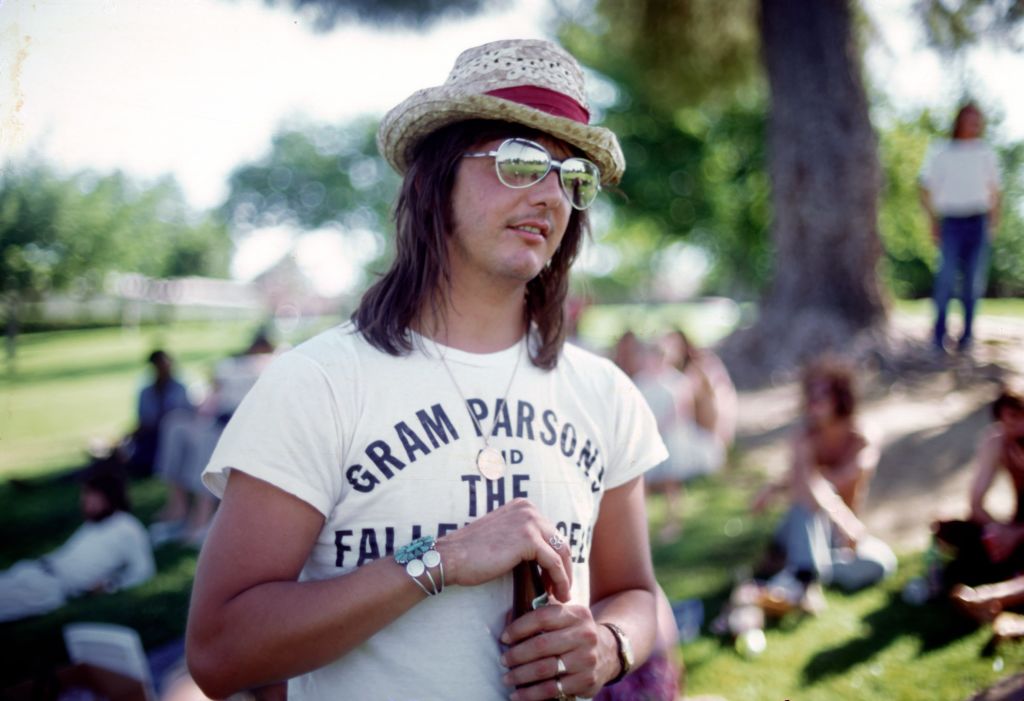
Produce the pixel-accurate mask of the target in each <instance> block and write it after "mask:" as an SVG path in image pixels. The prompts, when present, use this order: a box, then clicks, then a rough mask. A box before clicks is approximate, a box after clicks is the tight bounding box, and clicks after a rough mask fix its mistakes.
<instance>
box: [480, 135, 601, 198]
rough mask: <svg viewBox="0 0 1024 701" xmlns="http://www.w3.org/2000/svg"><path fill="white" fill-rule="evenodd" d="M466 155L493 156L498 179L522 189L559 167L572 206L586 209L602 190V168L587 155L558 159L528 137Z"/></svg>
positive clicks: (560, 181)
mask: <svg viewBox="0 0 1024 701" xmlns="http://www.w3.org/2000/svg"><path fill="white" fill-rule="evenodd" d="M463 156H465V157H466V158H488V157H493V158H494V169H495V171H496V172H497V174H498V180H500V181H501V184H502V185H504V186H505V187H510V188H513V189H515V190H520V189H522V188H525V187H530V186H531V185H536V184H537V183H539V182H540V181H541V180H543V179H544V178H545V177H546V176H547V174H548V173H550V172H551V169H552V168H554V169H555V170H557V171H558V182H559V183H561V186H562V192H564V193H565V196H566V198H567V199H568V200H569V204H571V205H572V207H573V209H586V208H587V207H589V206H590V205H592V204H593V203H594V200H595V199H596V198H597V193H598V192H600V191H601V171H600V169H599V168H598V167H597V166H596V165H594V164H593V163H591V162H590V161H588V160H587V159H586V158H576V157H573V158H566V159H565V160H564V161H559V160H555V159H554V158H552V157H551V154H550V153H548V150H547V149H546V148H544V147H543V146H541V145H540V144H538V143H537V142H535V141H530V140H528V139H506V140H505V141H503V142H502V143H501V145H500V146H498V148H497V149H496V150H494V151H486V152H481V153H465V154H463Z"/></svg>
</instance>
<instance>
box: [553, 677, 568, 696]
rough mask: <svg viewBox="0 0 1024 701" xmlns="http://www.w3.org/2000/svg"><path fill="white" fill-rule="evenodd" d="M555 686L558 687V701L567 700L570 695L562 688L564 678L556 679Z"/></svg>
mask: <svg viewBox="0 0 1024 701" xmlns="http://www.w3.org/2000/svg"><path fill="white" fill-rule="evenodd" d="M555 688H556V689H558V701H565V700H566V699H568V698H569V697H568V696H566V695H565V691H564V690H563V689H562V680H561V679H556V680H555Z"/></svg>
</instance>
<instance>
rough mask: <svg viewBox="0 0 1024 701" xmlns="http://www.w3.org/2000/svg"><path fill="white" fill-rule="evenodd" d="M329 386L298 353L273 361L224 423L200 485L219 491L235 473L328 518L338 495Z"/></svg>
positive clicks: (338, 450) (337, 443)
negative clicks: (239, 473) (253, 478)
mask: <svg viewBox="0 0 1024 701" xmlns="http://www.w3.org/2000/svg"><path fill="white" fill-rule="evenodd" d="M333 389H334V388H333V387H332V385H331V383H330V381H329V379H328V377H327V374H326V373H325V372H324V370H323V368H322V367H321V366H320V365H318V364H317V363H316V361H314V360H313V359H311V358H308V357H306V356H305V355H303V354H302V353H299V352H295V351H292V352H289V353H285V354H284V355H282V356H280V357H279V358H277V359H275V360H274V362H273V363H271V364H270V366H269V367H268V368H267V369H266V371H265V372H263V373H262V374H261V375H260V378H259V380H257V382H256V384H255V385H254V386H253V388H252V389H251V390H250V391H249V392H248V394H246V395H245V398H244V399H243V400H242V403H241V404H239V406H238V409H237V411H235V413H234V415H233V416H232V417H231V421H229V422H228V425H227V426H226V427H225V428H224V433H223V434H222V435H221V438H220V441H219V442H218V444H217V448H216V450H214V452H213V456H212V457H211V458H210V462H209V464H208V465H207V467H206V470H205V471H204V472H203V483H204V484H205V485H206V486H207V487H208V488H209V489H210V491H212V492H213V493H214V494H215V495H217V496H218V497H221V496H223V494H224V489H225V487H226V486H227V478H228V473H229V472H230V471H231V470H241V471H242V472H245V473H246V474H249V475H252V476H253V477H256V478H258V479H261V480H263V481H265V482H268V483H270V484H272V485H274V486H275V487H277V488H279V489H281V490H283V491H285V492H288V493H289V494H292V495H294V496H296V497H298V498H299V499H302V500H303V501H305V502H307V503H308V504H310V505H311V506H313V507H314V508H315V509H316V510H317V511H319V512H320V513H322V514H323V515H324V516H325V517H326V516H329V515H330V513H331V511H332V509H333V507H334V505H335V504H336V503H337V502H338V500H339V498H340V490H341V480H340V473H341V469H340V465H341V462H342V460H341V455H342V447H341V438H340V435H341V434H340V431H339V421H338V410H337V403H336V401H335V397H334V391H333Z"/></svg>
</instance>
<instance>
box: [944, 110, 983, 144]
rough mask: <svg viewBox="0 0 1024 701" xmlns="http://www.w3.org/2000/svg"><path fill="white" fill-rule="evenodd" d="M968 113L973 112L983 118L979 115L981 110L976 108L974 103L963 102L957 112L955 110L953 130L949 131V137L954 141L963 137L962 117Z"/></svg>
mask: <svg viewBox="0 0 1024 701" xmlns="http://www.w3.org/2000/svg"><path fill="white" fill-rule="evenodd" d="M968 112H974V113H975V114H976V115H978V116H979V117H984V115H982V113H981V108H980V107H978V105H977V103H975V102H965V103H964V104H963V105H962V106H961V107H960V109H959V110H957V113H956V117H955V118H954V119H953V128H952V129H951V130H950V136H951V137H952V138H954V139H962V138H964V137H963V121H964V115H966V114H967V113H968Z"/></svg>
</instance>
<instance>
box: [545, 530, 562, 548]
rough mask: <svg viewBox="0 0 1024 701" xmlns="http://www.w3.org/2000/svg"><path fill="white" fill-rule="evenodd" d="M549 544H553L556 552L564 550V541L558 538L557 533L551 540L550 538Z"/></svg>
mask: <svg viewBox="0 0 1024 701" xmlns="http://www.w3.org/2000/svg"><path fill="white" fill-rule="evenodd" d="M548 542H549V543H550V544H551V547H552V548H554V549H555V550H561V549H562V543H563V541H562V539H561V538H559V537H558V534H557V533H555V534H553V535H552V536H551V537H550V538H548Z"/></svg>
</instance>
